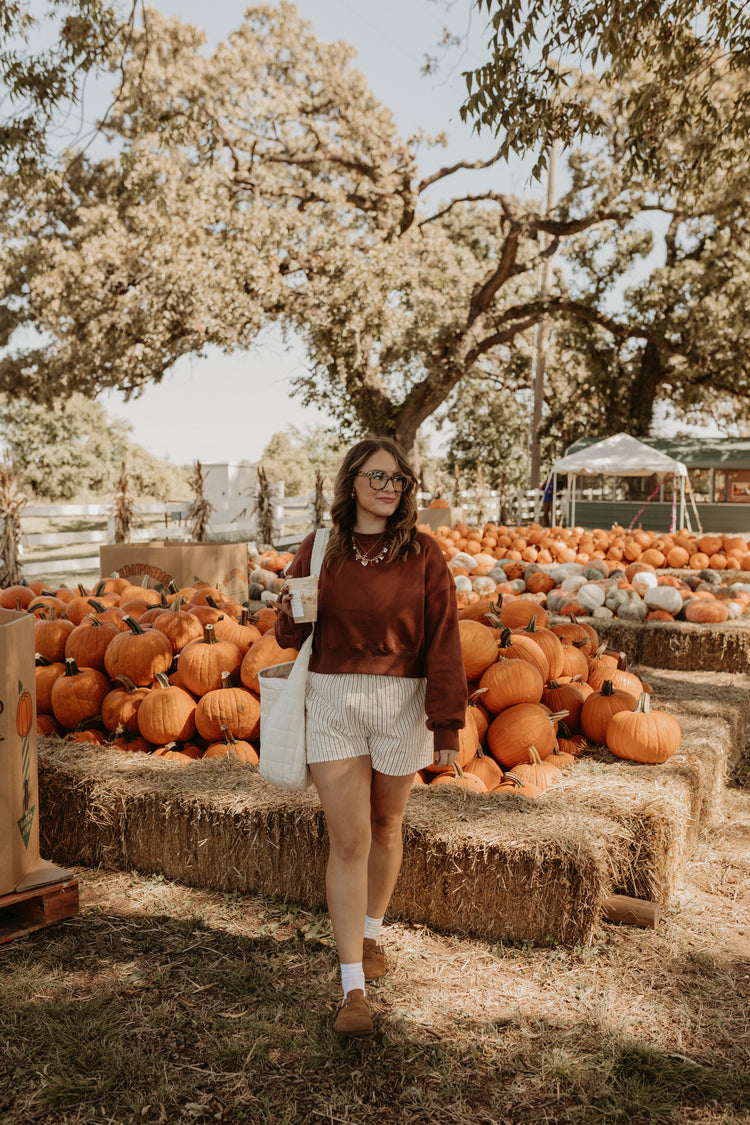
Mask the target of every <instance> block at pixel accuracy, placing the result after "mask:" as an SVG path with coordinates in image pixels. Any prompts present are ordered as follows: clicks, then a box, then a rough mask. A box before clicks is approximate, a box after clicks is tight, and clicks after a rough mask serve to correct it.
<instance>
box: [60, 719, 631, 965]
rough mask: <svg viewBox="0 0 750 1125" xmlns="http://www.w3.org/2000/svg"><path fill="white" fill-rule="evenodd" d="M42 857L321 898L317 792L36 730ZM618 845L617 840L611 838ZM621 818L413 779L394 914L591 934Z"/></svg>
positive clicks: (431, 921) (501, 933)
mask: <svg viewBox="0 0 750 1125" xmlns="http://www.w3.org/2000/svg"><path fill="white" fill-rule="evenodd" d="M39 762H40V793H41V795H42V798H41V812H40V818H41V824H42V836H43V846H44V850H45V854H46V855H49V856H52V857H55V858H57V859H58V860H60V861H62V860H63V857H64V861H65V862H68V863H80V864H84V865H87V866H92V867H97V866H102V867H105V868H108V869H114V870H116V869H124V870H137V871H142V872H150V873H158V874H162V875H164V876H166V877H167V878H170V879H175V880H179V881H181V882H183V883H186V884H188V885H191V886H200V887H208V888H210V889H214V890H223V891H233V890H238V891H243V892H257V893H261V894H267V895H275V896H281V897H285V898H288V899H291V900H294V901H297V902H301V903H305V904H307V905H309V906H321V905H323V904H324V902H325V865H326V860H327V851H328V848H327V842H326V830H325V823H324V818H323V815H322V812H321V810H320V807H319V804H318V801H317V797H316V795H315V793H314V790H308V792H307V793H303V794H287V793H282V792H280V791H279V790H275V789H273V788H272V787H270V786H268V785H266V783H265V782H264V781H263V780H262V779H261V778H260V777H259V775H258V774H257V772H255V771H253V770H252V769H251V768H249V767H247V766H243V765H242V764H241V763H233V762H230V761H228V760H217V761H216V762H210V763H208V762H206V763H204V762H197V763H196V764H195V765H194V766H186V767H181V768H177V767H174V766H171V765H170V763H168V762H160V761H157V760H155V759H151V758H142V757H141V756H140V755H136V754H132V755H130V754H122V753H119V752H117V751H112V750H109V749H104V750H102V749H100V748H92V749H88V748H81V747H80V746H72V745H71V744H59V743H58V744H55V743H54V742H52V740H48V739H42V740H40V748H39ZM620 838H621V842H620V843H619V844H618V843H617V841H618V839H620ZM633 846H634V841H632V840H629V839H628V838H627V828H625V827H622V826H620V825H618V824H617V823H615V822H614V821H608V820H605V819H604V818H597V817H596V816H588V817H586V818H585V819H584V818H581V817H579V816H577V815H573V814H571V813H567V814H566V813H565V812H564V811H563V812H562V813H561V812H559V811H557V810H555V809H554V808H552V807H548V806H547V805H545V803H544V802H542V801H539V802H536V803H530V802H526V801H522V800H521V799H519V798H516V797H514V796H510V795H509V796H508V798H507V799H503V798H489V797H487V796H485V797H482V796H481V795H474V794H470V793H464V792H462V791H461V790H446V789H445V787H437V788H435V789H434V790H429V789H426V790H424V791H422V790H420V789H415V791H414V794H413V797H412V800H411V801H410V802H409V807H408V809H407V815H406V818H405V825H404V864H403V868H402V871H401V875H400V877H399V881H398V886H397V887H396V892H395V894H394V898H393V902H392V906H391V908H390V910H389V914H390V916H391V917H393V918H399V919H402V920H404V921H409V922H416V923H421V924H425V925H429V926H431V927H433V928H434V929H442V930H452V931H460V932H463V933H467V934H472V935H475V936H479V937H485V938H489V939H493V940H498V939H501V938H505V939H510V940H517V941H535V942H544V941H548V940H555V941H558V942H561V943H564V944H575V943H588V942H590V941H591V939H592V937H593V935H594V933H595V931H596V927H597V925H598V921H599V917H600V915H601V909H602V904H603V902H604V899H605V898H606V897H607V896H608V895H609V894H610V893H611V891H612V889H613V884H612V879H611V863H610V854H611V851H612V848H613V847H620V848H621V850H623V852H625V851H628V850H630V849H632V847H633Z"/></svg>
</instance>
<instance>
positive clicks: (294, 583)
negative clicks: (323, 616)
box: [286, 577, 318, 624]
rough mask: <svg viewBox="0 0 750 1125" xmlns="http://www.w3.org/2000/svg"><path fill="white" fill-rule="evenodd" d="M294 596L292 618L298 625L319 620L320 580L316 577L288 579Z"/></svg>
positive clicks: (287, 581)
mask: <svg viewBox="0 0 750 1125" xmlns="http://www.w3.org/2000/svg"><path fill="white" fill-rule="evenodd" d="M286 584H287V586H288V588H289V593H290V594H291V595H292V617H293V618H294V620H295V622H296V623H297V624H301V623H303V622H305V621H317V620H318V580H317V578H314V577H306V578H287V580H286Z"/></svg>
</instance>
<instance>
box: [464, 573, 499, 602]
mask: <svg viewBox="0 0 750 1125" xmlns="http://www.w3.org/2000/svg"><path fill="white" fill-rule="evenodd" d="M464 577H466V575H464ZM496 586H497V583H496V582H495V579H494V578H489V577H488V576H487V575H483V574H480V575H479V577H478V578H475V579H474V581H473V582H472V583H471V588H472V590H473V591H474V593H475V594H479V596H480V598H481V597H484V595H485V594H494V592H495V587H496Z"/></svg>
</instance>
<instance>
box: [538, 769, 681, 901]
mask: <svg viewBox="0 0 750 1125" xmlns="http://www.w3.org/2000/svg"><path fill="white" fill-rule="evenodd" d="M606 753H607V752H605V751H602V752H601V753H600V754H594V755H591V756H590V757H589V756H587V757H586V758H584V760H583V761H581V762H580V763H578V765H577V766H576V768H575V770H573V771H570V772H569V773H568V774H566V775H565V776H564V777H563V779H562V781H561V782H559V783H558V784H557V785H556V786H555V787H554V789H553V790H551V793H550V804H553V805H554V808H555V809H556V810H557V809H559V808H561V807H563V806H564V807H566V808H567V810H568V813H569V815H571V816H573V817H576V818H578V819H580V820H581V821H585V820H586V819H587V818H588V817H590V816H592V815H593V816H596V817H599V818H601V819H605V820H606V819H609V820H611V821H613V822H615V823H616V824H617V825H618V826H619V827H620V829H621V832H620V833H619V834H618V836H617V838H616V840H615V841H613V846H612V847H611V848H610V850H609V855H608V859H609V864H610V879H611V886H612V888H613V890H614V892H615V893H619V894H626V895H630V896H631V897H632V898H643V899H648V900H649V901H651V902H658V903H659V904H660V905H662V906H666V905H668V904H669V902H670V901H671V898H672V896H673V894H674V889H675V886H676V884H677V883H678V882H679V879H680V876H681V874H682V870H683V867H684V863H685V860H686V858H687V856H688V854H689V852H690V850H691V849H692V847H693V846H694V845H695V842H696V839H697V836H698V830H699V825H700V810H701V799H702V794H701V790H702V786H701V781H702V778H701V772H702V771H701V770H700V766H699V764H698V763H696V762H695V761H694V760H691V759H690V758H689V757H687V756H685V757H684V758H683V760H682V761H681V762H674V759H671V762H674V764H673V765H672V768H671V769H670V770H669V771H665V770H664V769H658V770H654V768H653V767H652V766H647V765H640V764H638V763H636V762H623V761H618V762H613V761H612V759H611V756H608V757H609V761H608V762H607V763H605V762H603V761H602V760H601V758H602V757H603V756H604V754H606ZM675 757H677V755H675ZM665 765H666V763H665Z"/></svg>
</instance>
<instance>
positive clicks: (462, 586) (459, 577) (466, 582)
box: [453, 574, 471, 594]
mask: <svg viewBox="0 0 750 1125" xmlns="http://www.w3.org/2000/svg"><path fill="white" fill-rule="evenodd" d="M453 581H454V582H455V584H456V589H457V590H458V592H459V594H470V593H471V579H470V578H469V576H468V574H456V575H454V577H453Z"/></svg>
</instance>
